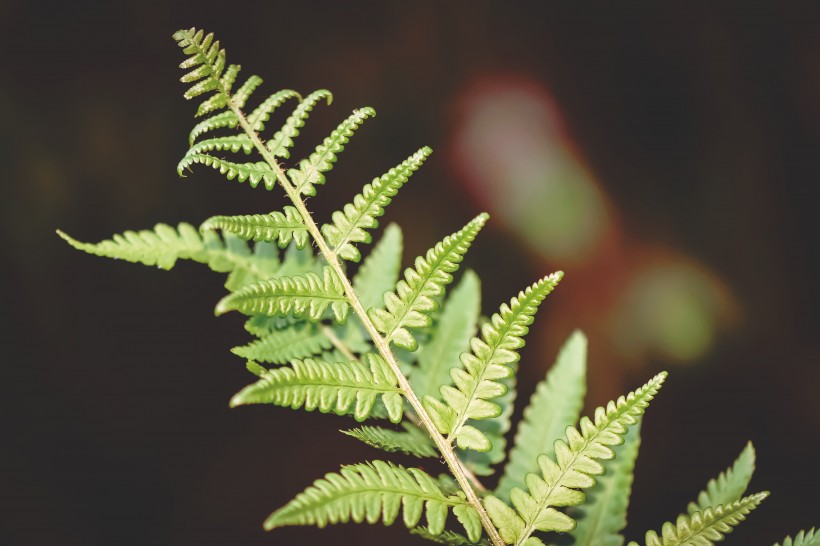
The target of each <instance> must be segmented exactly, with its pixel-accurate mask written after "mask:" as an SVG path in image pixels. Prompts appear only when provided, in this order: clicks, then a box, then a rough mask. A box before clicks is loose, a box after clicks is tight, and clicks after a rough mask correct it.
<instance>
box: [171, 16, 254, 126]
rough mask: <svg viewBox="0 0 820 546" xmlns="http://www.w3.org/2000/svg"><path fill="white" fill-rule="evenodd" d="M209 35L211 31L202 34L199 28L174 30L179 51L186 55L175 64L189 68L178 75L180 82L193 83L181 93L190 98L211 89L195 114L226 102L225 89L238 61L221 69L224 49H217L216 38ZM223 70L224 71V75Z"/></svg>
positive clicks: (215, 108) (227, 89)
mask: <svg viewBox="0 0 820 546" xmlns="http://www.w3.org/2000/svg"><path fill="white" fill-rule="evenodd" d="M213 38H214V35H213V34H207V35H205V34H204V33H203V32H202V31H201V30H197V29H195V28H192V29H189V30H180V31H177V32H176V33H174V39H175V40H177V43H178V44H179V46H180V47H181V48H182V50H183V53H185V54H186V55H190V57H188V58H187V59H186V60H185V61H183V62H182V63H181V64H180V65H179V66H180V68H182V69H186V70H187V69H193V70H191V71H190V72H188V73H186V74H185V75H184V76H182V78H180V81H182V82H183V83H193V85H192V86H191V87H190V88H189V89H188V90H187V91H186V92H185V94H184V97H185V98H186V99H192V98H194V97H198V96H200V95H203V94H205V93H210V92H214V94H213V95H212V96H211V97H210V98H208V99H206V100H205V102H203V103H202V104H201V105H200V106H199V109H198V110H197V116H201V115H204V114H207V113H209V112H212V111H214V110H218V109H220V108H224V107H225V106H226V105H227V100H228V93H229V92H230V89H231V87H232V85H233V83H234V81H235V80H236V76H237V74H238V73H239V66H238V65H231V66H230V67H229V68H228V70H225V50H224V49H221V48H220V47H219V42H218V41H214V39H213ZM223 71H225V74H224V76H223V75H222V73H223Z"/></svg>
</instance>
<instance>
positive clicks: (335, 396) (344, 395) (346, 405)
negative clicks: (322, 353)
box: [231, 353, 401, 422]
mask: <svg viewBox="0 0 820 546" xmlns="http://www.w3.org/2000/svg"><path fill="white" fill-rule="evenodd" d="M363 360H364V361H365V362H367V365H365V364H364V363H363V362H360V361H358V360H356V361H351V362H335V363H333V364H330V363H328V362H324V361H321V360H313V359H309V358H308V359H305V360H294V361H293V362H292V367H290V368H275V369H272V370H268V371H267V373H265V374H264V375H263V376H262V377H261V378H260V379H259V381H257V382H256V383H254V384H252V385H248V386H247V387H245V388H244V389H242V390H241V391H240V392H239V393H237V394H236V395H235V396H234V397H233V398H232V399H231V407H236V406H241V405H246V404H273V405H275V406H282V407H291V408H293V409H297V408H300V407H302V406H304V408H305V409H306V410H307V411H313V410H315V409H318V410H319V411H320V412H322V413H329V412H334V413H337V414H339V415H344V414H346V413H350V411H351V409H352V411H353V416H354V417H355V418H356V420H358V421H362V420H364V419H366V418H367V417H369V416H370V415H371V412H372V410H373V406H374V405H375V403H376V401H377V400H378V399H379V398H380V397H381V399H382V401H383V402H385V405H387V400H390V399H393V398H395V397H396V396H399V397H400V396H401V390H400V389H399V387H398V381H397V379H396V376H395V375H394V374H393V372H392V371H391V370H390V368H389V367H388V365H387V363H386V362H384V360H383V359H382V358H381V357H380V356H377V355H375V354H372V353H370V354H368V355H366V358H364V359H363ZM388 412H389V409H388ZM390 418H391V420H392V421H393V422H398V421H399V420H401V413H399V414H398V415H396V414H395V413H393V414H392V415H390Z"/></svg>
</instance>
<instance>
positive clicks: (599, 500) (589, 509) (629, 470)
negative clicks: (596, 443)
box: [569, 423, 641, 546]
mask: <svg viewBox="0 0 820 546" xmlns="http://www.w3.org/2000/svg"><path fill="white" fill-rule="evenodd" d="M640 428H641V426H640V423H638V424H636V425H635V426H633V427H630V428H629V430H628V431H627V433H626V434H625V435H624V443H623V444H622V445H620V446H618V447H616V448H615V449H614V451H615V457H614V458H613V459H610V460H609V461H607V462H606V464H605V465H604V468H605V473H604V475H603V476H601V477H600V478H598V480H597V481H598V483H596V484H595V487H593V488H592V489H590V490H589V492H588V494H587V499H586V502H585V503H584V504H582V505H581V506H579V507H577V509H575V510H572V511H571V512H569V514H570V516H571V517H572V518H573V519H575V521H576V523H577V525H576V526H575V529H573V530H572V531H570V536H572V538H573V539H574V542H573V543H572V544H573V546H623V543H624V537H623V536H622V535H621V534H620V533H621V531H623V529H624V527H626V512H627V508H628V507H629V496H630V493H631V492H632V479H633V472H634V470H635V460H636V459H637V458H638V448H639V447H640V444H641V438H640Z"/></svg>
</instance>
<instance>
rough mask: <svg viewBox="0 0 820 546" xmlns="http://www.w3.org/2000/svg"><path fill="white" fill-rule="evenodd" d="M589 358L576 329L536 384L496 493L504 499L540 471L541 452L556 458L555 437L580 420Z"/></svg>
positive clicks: (585, 341)
mask: <svg viewBox="0 0 820 546" xmlns="http://www.w3.org/2000/svg"><path fill="white" fill-rule="evenodd" d="M586 359H587V339H586V336H584V334H583V333H581V332H580V331H578V330H576V331H575V332H573V333H572V335H571V336H570V337H569V339H568V340H567V341H566V343H565V344H564V346H563V347H562V348H561V351H560V352H559V353H558V358H557V359H556V361H555V364H554V365H553V367H552V369H551V370H550V371H549V373H548V374H547V377H546V379H544V380H543V381H541V382H540V383H539V384H538V385H537V386H536V388H535V393H534V394H533V395H532V398H531V399H530V403H529V405H528V406H527V408H526V409H525V410H524V419H523V420H522V421H521V423H520V424H519V425H518V431H517V432H516V435H515V445H514V447H513V448H512V450H510V459H509V462H508V463H507V466H506V468H505V469H504V475H503V476H502V477H501V481H500V482H499V484H498V488H497V489H496V493H495V494H496V495H498V496H499V497H501V498H502V499H504V500H509V494H510V490H511V489H512V488H513V487H518V488H524V486H525V482H524V478H525V476H526V475H527V474H529V473H530V472H537V471H538V464H537V462H536V459H537V458H538V455H541V454H542V453H543V454H545V455H547V456H548V457H553V456H554V455H555V452H554V450H553V444H554V443H555V440H557V439H559V438H561V437H563V435H564V431H565V430H566V428H567V427H568V426H570V425H572V424H573V423H576V422H577V421H578V417H579V415H580V413H581V408H582V407H583V404H584V394H585V392H586Z"/></svg>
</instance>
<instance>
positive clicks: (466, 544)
mask: <svg viewBox="0 0 820 546" xmlns="http://www.w3.org/2000/svg"><path fill="white" fill-rule="evenodd" d="M410 532H411V533H413V534H414V535H417V536H419V537H421V538H423V539H426V540H429V541H432V542H435V543H437V544H447V545H448V546H476V545H477V546H490V542H489V541H488V540H486V539H481V540H479V541H478V542H473V541H471V540H470V539H468V538H467V537H465V536H464V535H460V534H458V533H455V532H453V531H448V530H446V529H445V530H444V531H442V532H441V533H440V534H438V535H434V534H433V533H431V532H430V529H428V528H427V527H415V528H413V529H410Z"/></svg>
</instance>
